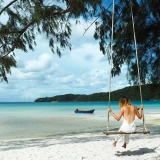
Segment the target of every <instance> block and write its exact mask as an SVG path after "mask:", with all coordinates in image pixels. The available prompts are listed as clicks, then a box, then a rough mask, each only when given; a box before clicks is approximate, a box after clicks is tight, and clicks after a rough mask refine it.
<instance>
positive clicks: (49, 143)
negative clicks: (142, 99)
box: [0, 133, 160, 160]
mask: <svg viewBox="0 0 160 160" xmlns="http://www.w3.org/2000/svg"><path fill="white" fill-rule="evenodd" d="M113 138H114V135H110V136H106V135H104V134H103V133H96V134H82V135H74V136H73V135H72V136H65V137H64V136H63V137H56V138H52V139H37V140H36V139H35V140H19V141H8V142H7V141H5V142H1V143H0V144H1V145H0V160H106V159H107V160H121V159H123V160H160V136H159V134H152V133H151V134H147V135H143V134H141V135H140V134H138V135H131V137H130V142H129V144H128V146H127V148H126V149H124V148H122V147H121V146H122V143H123V142H119V143H118V144H117V147H113V146H112V142H113Z"/></svg>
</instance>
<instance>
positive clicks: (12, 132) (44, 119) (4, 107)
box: [0, 101, 160, 140]
mask: <svg viewBox="0 0 160 160" xmlns="http://www.w3.org/2000/svg"><path fill="white" fill-rule="evenodd" d="M132 104H133V105H135V106H137V107H138V106H140V104H141V103H140V102H139V101H133V102H132ZM143 104H144V114H145V116H147V115H148V114H150V113H153V114H155V113H160V101H144V102H143ZM110 107H111V109H112V110H113V111H114V112H115V113H118V112H119V106H118V102H111V105H110ZM76 108H78V109H84V110H88V109H95V112H94V114H76V113H74V110H75V109H76ZM107 108H108V102H55V103H49V102H47V103H45V102H44V103H42V102H41V103H39V102H17V103H15V102H13V103H11V102H8V103H2V102H1V103H0V140H15V139H34V138H51V137H56V136H61V135H62V136H63V135H70V134H80V133H95V132H103V131H105V130H106V126H107ZM120 123H121V122H117V121H116V120H114V119H112V118H111V119H110V127H114V128H118V126H119V125H120ZM138 123H139V124H140V123H142V122H141V121H139V122H138ZM146 123H150V122H146Z"/></svg>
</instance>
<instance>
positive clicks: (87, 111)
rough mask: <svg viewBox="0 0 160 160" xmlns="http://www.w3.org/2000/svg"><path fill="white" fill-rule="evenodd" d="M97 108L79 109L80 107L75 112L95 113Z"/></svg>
mask: <svg viewBox="0 0 160 160" xmlns="http://www.w3.org/2000/svg"><path fill="white" fill-rule="evenodd" d="M94 110H95V109H92V110H79V109H78V108H77V109H76V110H75V111H74V112H75V113H93V112H94Z"/></svg>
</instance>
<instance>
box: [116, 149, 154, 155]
mask: <svg viewBox="0 0 160 160" xmlns="http://www.w3.org/2000/svg"><path fill="white" fill-rule="evenodd" d="M155 149H156V148H154V149H150V148H139V149H138V150H134V151H130V150H128V151H123V152H120V151H117V153H116V154H115V155H116V156H133V155H134V156H137V155H143V154H148V153H155Z"/></svg>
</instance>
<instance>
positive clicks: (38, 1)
mask: <svg viewBox="0 0 160 160" xmlns="http://www.w3.org/2000/svg"><path fill="white" fill-rule="evenodd" d="M108 1H109V0H106V1H105V0H56V1H52V0H11V1H10V2H8V1H3V0H0V17H2V16H4V15H5V17H6V20H5V22H2V21H0V77H1V78H2V79H3V80H5V81H7V82H8V80H7V76H6V74H7V73H11V67H16V60H15V55H16V50H21V51H22V52H27V51H28V50H34V47H35V46H36V36H37V35H38V34H44V35H45V36H46V39H47V40H48V44H49V47H50V48H51V51H52V52H53V53H56V54H57V55H58V56H61V51H62V50H64V49H65V48H69V49H71V47H72V46H71V44H70V43H69V39H70V36H71V34H72V26H71V24H70V20H71V19H75V20H77V21H76V22H77V23H78V20H79V19H78V18H79V17H83V18H84V19H85V20H87V19H88V18H95V19H96V18H97V17H98V19H97V20H96V21H95V23H94V24H95V26H96V29H95V33H93V36H94V38H95V39H96V40H99V44H100V50H101V51H102V52H103V54H107V55H108V59H110V55H109V50H110V44H109V43H110V37H111V36H110V35H111V24H112V23H111V21H112V19H111V18H112V16H111V14H112V12H111V7H108V6H107V5H106V2H108ZM111 3H112V2H111ZM107 4H108V3H107ZM131 5H132V8H133V14H134V22H135V30H136V39H137V49H138V55H139V65H140V74H141V82H142V84H145V83H160V79H159V76H160V54H159V53H160V27H159V26H160V1H159V0H140V1H138V2H137V0H131ZM110 6H112V5H110ZM132 35H133V31H132V22H131V10H130V0H115V18H114V43H113V69H112V73H113V76H115V75H119V74H120V73H121V67H122V65H123V64H126V65H127V66H128V74H127V78H128V80H129V82H130V83H131V84H136V83H137V67H136V58H135V48H134V38H133V36H132Z"/></svg>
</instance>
